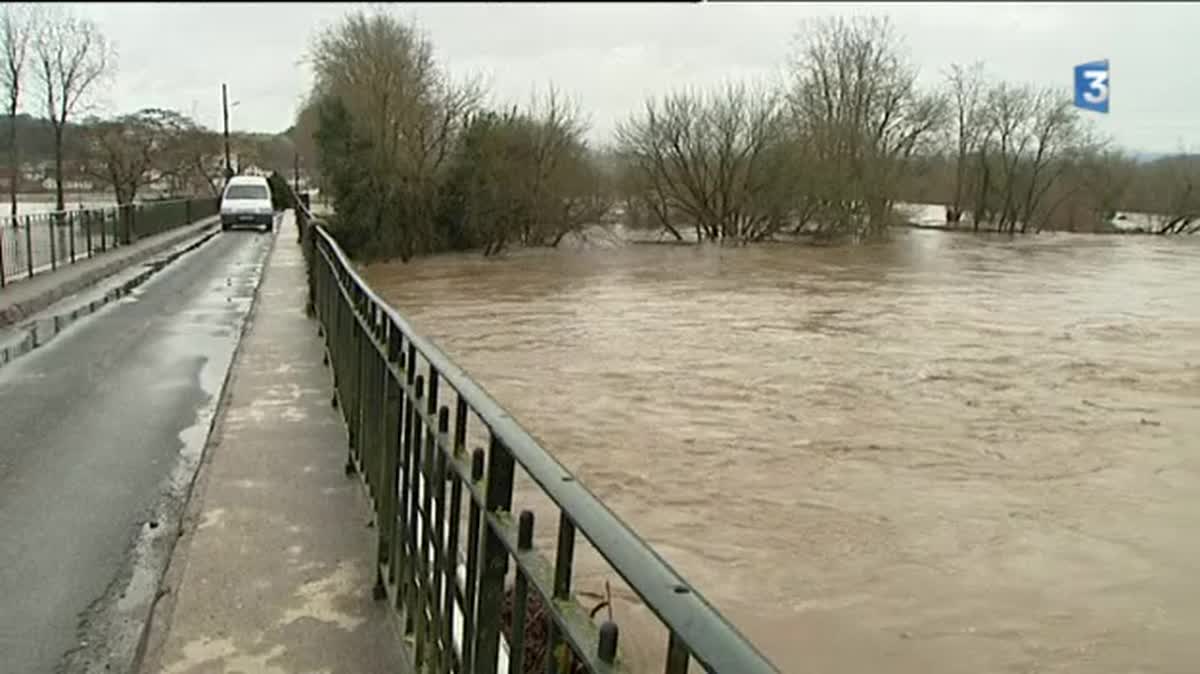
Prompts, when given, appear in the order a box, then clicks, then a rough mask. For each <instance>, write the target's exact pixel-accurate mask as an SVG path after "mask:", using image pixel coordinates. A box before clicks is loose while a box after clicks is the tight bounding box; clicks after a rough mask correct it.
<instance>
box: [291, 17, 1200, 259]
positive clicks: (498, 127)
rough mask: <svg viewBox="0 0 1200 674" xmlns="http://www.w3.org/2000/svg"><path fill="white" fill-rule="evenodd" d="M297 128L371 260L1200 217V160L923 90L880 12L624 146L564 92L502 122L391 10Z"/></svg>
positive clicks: (806, 37)
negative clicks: (607, 235) (661, 240)
mask: <svg viewBox="0 0 1200 674" xmlns="http://www.w3.org/2000/svg"><path fill="white" fill-rule="evenodd" d="M311 56H312V61H313V64H314V70H315V80H314V84H313V87H312V90H311V92H310V93H309V96H308V101H307V103H306V105H305V106H304V109H303V110H302V111H301V113H300V115H299V118H298V121H297V128H298V135H299V136H300V137H304V136H306V135H307V136H309V137H311V139H312V141H313V143H312V151H313V152H314V154H315V155H316V156H315V162H316V163H317V164H318V165H319V166H320V170H321V173H322V175H324V176H325V187H326V189H327V191H328V192H329V193H331V196H332V200H333V203H334V204H335V207H336V211H337V217H336V218H335V221H334V224H333V227H334V229H335V230H336V234H337V236H338V237H339V238H340V239H341V240H342V241H343V242H344V244H345V245H346V246H347V248H348V249H350V250H351V251H352V253H353V254H355V255H357V256H359V257H361V258H363V259H379V258H390V257H400V258H401V259H405V260H407V259H409V258H411V257H412V256H414V255H420V254H423V253H431V252H436V251H442V250H464V249H479V250H482V251H483V253H484V254H485V255H492V254H495V253H498V252H500V251H502V250H504V249H505V248H506V247H509V246H514V245H526V246H529V245H533V246H543V245H551V246H553V245H557V244H558V242H560V241H561V240H563V238H564V237H565V236H567V235H568V234H570V233H571V232H575V231H579V230H581V229H582V228H585V227H587V226H589V225H594V224H596V223H599V222H601V221H604V220H605V219H606V218H611V217H613V216H614V214H615V215H616V216H617V217H618V218H619V219H620V220H621V221H622V222H623V224H625V225H626V226H629V227H632V228H641V229H653V230H660V231H662V232H664V233H666V234H667V235H668V236H671V237H674V238H675V239H679V240H697V241H699V240H713V241H730V242H753V241H762V240H766V239H770V238H776V237H780V236H789V235H809V236H813V237H816V238H819V239H826V240H838V241H843V240H844V241H862V240H869V239H874V238H879V237H881V236H884V235H885V234H886V232H887V229H888V227H889V226H890V225H892V224H896V223H897V221H898V219H899V217H900V216H899V215H898V214H897V210H896V204H897V203H899V202H925V203H929V202H933V203H940V204H944V205H945V210H946V219H947V222H948V223H949V224H950V225H953V226H961V227H968V228H971V229H975V230H991V231H1001V232H1009V233H1023V232H1034V231H1040V230H1045V229H1057V230H1070V231H1101V230H1103V229H1104V228H1105V227H1106V226H1107V225H1106V223H1108V221H1110V220H1111V219H1112V218H1113V217H1115V216H1116V213H1117V212H1118V211H1120V210H1133V209H1139V210H1142V211H1150V212H1160V213H1163V215H1164V217H1165V218H1167V219H1170V218H1188V217H1197V214H1200V190H1197V189H1195V188H1196V187H1200V162H1197V161H1196V160H1195V158H1187V157H1183V158H1176V159H1171V160H1164V161H1161V162H1156V163H1152V164H1142V163H1139V162H1137V161H1135V160H1134V159H1133V158H1132V157H1131V156H1128V155H1127V154H1125V153H1123V152H1122V151H1120V150H1119V149H1117V148H1115V147H1114V146H1113V145H1112V143H1111V142H1109V141H1108V140H1107V139H1105V138H1103V137H1101V136H1100V135H1099V134H1098V133H1097V132H1096V131H1095V130H1094V129H1093V128H1092V127H1091V125H1090V124H1088V123H1087V122H1086V120H1085V119H1084V118H1083V117H1082V116H1081V115H1080V114H1079V113H1078V111H1077V110H1076V108H1074V107H1073V106H1072V104H1071V100H1070V98H1069V97H1068V95H1067V92H1066V91H1060V90H1058V89H1054V88H1039V87H1034V86H1030V85H1023V84H1018V83H1012V82H1003V81H998V80H995V79H994V78H991V77H989V76H988V74H987V72H986V71H985V70H984V68H983V67H982V66H981V65H978V64H975V65H952V66H950V67H949V68H948V69H947V70H946V72H945V73H944V77H943V78H942V80H941V81H940V82H938V83H937V85H936V86H923V85H921V84H920V83H919V81H918V74H919V73H918V71H917V68H916V67H915V66H914V65H913V64H912V62H911V61H909V60H908V58H907V56H906V49H905V45H904V41H903V39H902V37H901V36H900V35H898V34H897V32H896V30H895V28H894V27H893V25H892V24H891V23H890V22H889V21H888V20H887V19H883V18H873V17H856V18H850V19H847V18H826V19H819V20H813V21H810V22H807V23H805V24H803V25H801V26H800V28H799V31H798V33H797V39H796V44H795V48H794V50H793V52H792V54H791V56H790V60H789V63H788V64H787V65H788V67H787V76H786V78H784V81H783V82H782V83H779V84H776V85H766V84H758V83H747V82H728V83H725V84H723V85H720V86H717V87H713V88H710V89H706V90H693V89H683V90H678V91H673V92H665V93H663V94H662V95H660V96H655V97H652V98H650V99H649V100H647V101H646V102H645V105H644V106H643V108H642V109H641V110H639V111H637V112H635V113H633V114H631V115H630V116H629V117H628V119H626V120H625V121H623V122H622V123H621V124H620V126H619V127H618V130H617V132H616V134H615V138H613V139H612V141H611V143H610V144H608V145H607V146H606V147H603V148H597V147H593V146H591V145H589V143H588V142H587V140H586V137H585V131H586V127H585V125H584V124H583V122H582V120H583V114H582V112H581V111H580V110H579V108H578V106H575V105H573V104H571V103H570V102H569V101H568V99H567V98H565V97H564V96H563V95H562V93H561V92H559V91H556V90H554V89H551V90H550V91H548V92H546V93H544V94H542V95H540V96H535V97H534V100H533V101H532V102H531V103H529V104H527V105H525V106H512V107H506V108H503V109H496V108H494V107H493V106H490V105H488V104H487V103H486V102H485V101H486V99H487V92H486V91H485V90H484V88H483V87H482V86H480V84H479V83H478V82H476V81H471V80H462V81H459V80H456V79H455V78H454V77H453V76H452V75H451V73H450V72H449V71H448V70H447V69H446V68H445V67H444V66H443V65H442V64H441V63H439V62H438V61H437V59H436V57H435V51H434V45H433V43H432V41H431V40H430V38H429V37H428V36H426V35H425V34H423V33H422V32H421V31H419V30H418V29H417V28H416V27H415V26H414V25H412V24H410V23H406V22H405V21H402V20H400V19H398V18H396V17H394V16H393V15H391V14H389V13H387V12H386V11H381V12H375V13H363V12H356V13H351V14H349V15H348V16H346V17H345V18H344V20H343V21H342V22H341V23H339V24H337V25H335V26H333V27H332V28H329V29H327V30H326V31H325V32H324V33H322V34H321V35H320V36H319V38H318V39H317V40H316V41H315V44H314V45H313V47H312V54H311Z"/></svg>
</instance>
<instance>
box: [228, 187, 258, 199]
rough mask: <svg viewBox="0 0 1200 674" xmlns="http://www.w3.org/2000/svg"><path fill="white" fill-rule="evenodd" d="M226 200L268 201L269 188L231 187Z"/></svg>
mask: <svg viewBox="0 0 1200 674" xmlns="http://www.w3.org/2000/svg"><path fill="white" fill-rule="evenodd" d="M225 198H226V199H267V198H268V196H267V188H265V187H263V186H262V185H230V186H229V189H228V190H227V191H226V192H225Z"/></svg>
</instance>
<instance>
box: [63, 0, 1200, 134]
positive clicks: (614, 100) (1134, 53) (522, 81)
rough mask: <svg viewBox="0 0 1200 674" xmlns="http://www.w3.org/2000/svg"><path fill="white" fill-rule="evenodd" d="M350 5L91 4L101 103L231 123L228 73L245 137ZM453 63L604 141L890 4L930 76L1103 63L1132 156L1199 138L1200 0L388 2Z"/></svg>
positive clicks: (1034, 71)
mask: <svg viewBox="0 0 1200 674" xmlns="http://www.w3.org/2000/svg"><path fill="white" fill-rule="evenodd" d="M359 6H360V5H353V4H318V3H308V4H291V5H289V4H266V3H263V4H252V3H219V4H217V3H214V4H199V3H192V4H171V3H153V4H151V3H145V4H141V3H120V4H106V3H87V4H80V5H77V6H76V8H77V9H78V11H79V12H81V13H83V14H84V15H87V16H89V17H91V18H93V19H94V20H95V21H96V22H97V23H98V24H99V25H100V27H101V29H102V30H103V32H104V33H105V34H106V35H107V36H108V37H109V38H110V39H111V40H112V41H113V42H114V43H115V44H116V46H117V49H118V52H119V70H118V72H117V74H116V77H115V80H114V82H113V84H112V86H110V87H108V88H106V90H105V92H104V101H103V103H104V105H105V109H106V110H107V111H108V112H114V111H115V112H124V111H130V110H135V109H138V108H143V107H150V106H156V107H170V108H175V109H179V110H181V111H183V112H185V113H189V114H192V115H193V116H194V117H195V118H196V119H197V120H198V121H200V122H201V123H203V124H205V125H207V126H210V127H212V128H219V126H220V119H221V117H220V110H221V108H220V105H221V98H220V89H221V83H222V82H226V83H228V85H229V90H230V98H231V100H234V101H238V102H240V104H239V105H238V106H237V107H235V108H234V109H233V111H232V113H231V116H230V123H231V127H232V128H234V129H236V130H255V131H281V130H283V129H286V128H287V127H288V126H289V125H290V124H291V123H292V120H293V119H294V115H295V111H296V108H297V104H298V101H299V99H300V97H301V96H302V94H303V92H305V91H306V90H307V89H308V86H309V84H310V81H311V71H310V69H309V68H308V66H307V65H306V63H305V60H306V59H305V57H306V51H307V47H308V45H309V44H310V42H311V38H312V36H313V35H314V34H315V33H316V32H317V31H318V30H320V29H321V28H323V27H325V26H328V25H331V24H332V23H334V22H336V20H337V19H338V18H339V17H340V16H342V15H343V14H345V13H346V12H348V11H351V10H353V9H355V8H356V7H359ZM392 6H393V8H394V9H393V11H396V12H398V13H399V14H400V15H401V16H405V17H411V18H415V19H416V20H417V21H418V22H419V23H420V25H421V26H422V27H423V28H424V29H425V30H426V31H427V32H428V34H429V35H430V36H431V37H432V39H433V42H434V44H435V45H436V48H437V51H438V55H439V57H440V59H441V61H442V62H443V63H445V64H446V65H448V66H449V67H450V68H451V70H452V71H454V72H457V73H462V74H468V73H478V74H482V75H485V76H486V77H487V79H488V81H489V82H490V83H491V85H492V91H493V92H494V93H495V96H496V97H497V98H498V99H500V100H509V101H524V100H527V98H528V96H529V94H530V92H531V91H532V89H533V87H534V86H544V85H546V84H547V83H550V82H553V83H555V84H556V85H558V86H559V87H560V88H561V89H562V90H564V91H565V92H567V93H570V94H571V95H572V96H574V97H575V99H576V100H577V101H578V102H579V103H580V104H581V106H582V107H583V109H584V110H586V111H587V112H588V115H589V117H590V120H591V123H592V126H593V137H595V138H597V139H600V138H603V137H604V136H605V135H606V134H607V133H608V132H610V131H611V130H612V128H613V127H614V125H615V124H616V122H617V121H618V120H620V119H621V118H623V117H624V116H625V115H627V114H628V113H629V112H631V111H633V110H636V109H637V108H638V107H639V105H640V104H641V102H642V100H643V99H644V97H645V96H646V95H647V94H650V93H656V92H663V91H665V90H668V89H670V88H672V87H676V86H680V85H686V84H705V83H710V82H719V81H722V80H726V79H729V78H764V77H771V76H773V75H775V74H777V73H778V72H779V69H780V67H781V64H782V63H783V61H784V60H785V58H786V56H787V54H788V50H789V45H790V41H791V38H792V36H793V35H794V33H795V31H796V29H797V25H798V24H799V22H800V21H801V20H802V19H804V18H805V17H810V16H815V15H828V14H837V13H841V14H846V13H850V12H862V13H877V14H887V15H890V16H891V17H892V19H893V20H894V21H895V23H896V24H897V26H898V28H899V29H900V32H901V33H902V34H903V35H904V36H905V37H906V39H907V41H908V45H909V49H910V52H911V56H912V58H913V60H914V61H915V62H916V63H917V64H918V65H919V66H920V67H921V71H922V73H923V77H924V78H925V79H927V80H929V81H931V82H932V81H935V80H936V79H937V78H939V77H940V73H941V72H942V71H943V70H944V69H945V68H946V66H947V65H949V64H951V63H955V62H964V63H965V62H970V61H974V60H982V61H983V62H984V63H985V64H986V66H987V68H988V69H989V70H990V71H991V72H992V73H993V74H994V75H996V76H999V77H1003V78H1005V79H1008V80H1013V81H1024V82H1033V83H1041V84H1052V85H1058V86H1062V87H1064V88H1068V87H1070V86H1072V81H1073V80H1072V78H1073V74H1072V68H1073V67H1074V66H1075V65H1076V64H1078V63H1082V62H1085V61H1092V60H1097V59H1104V58H1107V59H1110V61H1111V69H1112V80H1113V87H1112V99H1111V106H1112V107H1111V112H1110V113H1109V114H1108V115H1101V114H1096V113H1085V114H1088V115H1090V116H1092V117H1094V118H1096V119H1097V122H1098V124H1099V126H1100V127H1101V128H1102V129H1103V130H1105V131H1107V132H1109V133H1111V134H1113V136H1115V137H1116V139H1117V140H1118V142H1120V143H1122V144H1123V145H1125V146H1127V147H1129V148H1130V149H1133V150H1137V151H1158V152H1170V151H1175V150H1177V149H1180V148H1181V147H1182V148H1186V149H1190V150H1198V149H1200V116H1198V115H1197V111H1200V74H1197V70H1196V68H1195V66H1194V65H1193V64H1192V63H1191V61H1190V58H1189V57H1190V56H1191V55H1192V54H1194V53H1196V50H1195V47H1194V44H1195V40H1196V35H1197V31H1198V30H1200V4H1194V3H1128V4H1116V3H1096V4H1084V3H1062V4H1052V3H1037V4H1016V3H979V4H975V3H962V2H955V3H898V2H893V3H879V4H861V5H852V4H850V3H839V4H833V3H830V4H819V3H799V2H795V3H766V2H753V3H752V2H726V3H710V4H703V5H695V4H685V3H678V4H667V3H662V4H651V3H628V4H611V5H609V4H598V3H594V4H569V3H563V4H549V3H546V4H500V3H489V4H468V3H463V4H451V3H444V4H443V3H438V4H433V3H430V4H421V3H405V4H403V5H400V4H394V5H392Z"/></svg>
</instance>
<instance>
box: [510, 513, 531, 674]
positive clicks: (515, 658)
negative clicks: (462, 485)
mask: <svg viewBox="0 0 1200 674" xmlns="http://www.w3.org/2000/svg"><path fill="white" fill-rule="evenodd" d="M517 549H518V550H519V551H521V552H527V551H529V550H532V549H533V513H532V512H531V511H529V510H523V511H521V519H520V521H519V523H518V525H517ZM528 603H529V579H527V578H526V577H525V574H524V572H522V571H521V569H520V567H519V566H518V567H517V578H516V582H515V585H514V587H513V612H512V636H511V638H509V644H508V645H509V649H508V650H509V653H508V671H509V672H510V674H524V672H525V609H526V608H527V605H528Z"/></svg>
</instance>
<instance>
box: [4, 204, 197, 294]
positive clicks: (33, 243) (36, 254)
mask: <svg viewBox="0 0 1200 674" xmlns="http://www.w3.org/2000/svg"><path fill="white" fill-rule="evenodd" d="M219 204H220V202H219V200H218V199H217V198H215V197H206V198H198V199H172V200H168V201H154V202H149V203H142V204H133V205H127V206H113V207H111V208H94V209H79V210H69V211H54V212H49V213H35V214H30V215H24V216H17V217H15V218H13V217H11V216H10V217H0V288H2V287H4V286H5V285H7V284H9V283H11V282H13V281H16V280H19V279H24V278H29V277H32V276H36V275H38V274H43V273H46V272H50V271H54V270H56V269H58V268H59V267H62V266H65V265H69V264H74V263H76V262H78V261H80V260H86V259H89V258H92V257H95V256H96V255H99V254H102V253H104V252H105V251H108V250H110V249H112V248H118V247H120V246H125V245H129V244H131V243H133V242H135V241H137V240H138V239H141V238H143V237H146V236H151V235H154V234H159V233H161V232H165V231H167V230H169V229H174V228H175V227H181V226H183V225H187V224H189V223H192V222H196V221H197V220H201V219H203V218H207V217H210V216H213V215H216V214H217V212H218V208H219Z"/></svg>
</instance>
